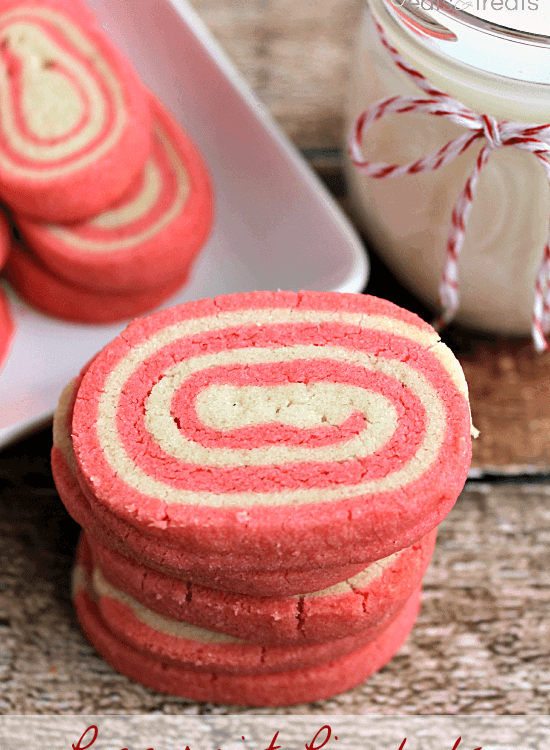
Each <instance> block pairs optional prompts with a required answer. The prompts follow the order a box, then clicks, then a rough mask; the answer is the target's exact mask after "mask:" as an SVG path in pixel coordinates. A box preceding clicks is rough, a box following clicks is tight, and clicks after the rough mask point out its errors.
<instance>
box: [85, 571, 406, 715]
mask: <svg viewBox="0 0 550 750" xmlns="http://www.w3.org/2000/svg"><path fill="white" fill-rule="evenodd" d="M88 586H89V581H88V576H87V573H86V570H85V568H84V567H83V564H82V561H81V562H80V563H78V564H77V565H76V567H75V570H74V575H73V596H74V602H75V607H76V610H77V615H78V618H79V621H80V624H81V627H82V629H83V631H84V634H85V635H86V637H87V638H88V640H89V641H90V643H91V644H92V645H93V646H94V647H95V648H96V650H97V651H98V653H99V654H100V655H101V656H103V658H104V659H106V661H107V662H109V664H111V666H112V667H113V668H114V669H116V670H117V671H118V672H120V673H122V674H124V675H126V676H127V677H129V678H130V679H133V680H135V681H137V682H140V683H141V684H142V685H145V686H146V687H149V688H151V689H153V690H157V691H158V692H162V693H167V694H169V695H176V696H181V697H183V698H188V699H190V700H194V701H208V702H212V703H218V704H235V705H244V706H285V705H293V704H296V703H306V702H312V701H316V700H321V699H324V698H330V697H331V696H333V695H336V694H337V693H341V692H344V691H346V690H349V689H350V688H353V687H355V686H356V685H358V684H360V683H361V682H363V681H364V680H366V679H367V678H368V677H370V675H371V674H373V673H374V672H376V671H378V670H379V669H381V668H382V667H383V666H384V665H385V664H387V662H388V661H390V659H391V658H392V657H393V656H394V654H395V653H396V652H397V651H398V650H399V648H400V647H401V646H402V644H403V643H404V641H405V640H406V638H407V636H408V635H409V633H410V631H411V629H412V627H413V625H414V622H415V619H416V617H417V614H418V609H419V605H420V591H419V592H418V593H417V594H416V595H415V596H413V597H411V598H410V599H409V601H408V602H407V604H406V605H405V607H403V608H402V610H401V611H400V612H399V613H398V615H397V616H396V617H395V619H394V620H393V622H391V623H390V624H389V626H388V627H387V628H386V629H385V630H384V631H383V632H382V633H381V634H380V635H379V636H378V637H377V638H376V639H375V640H374V641H372V642H371V643H369V644H367V645H366V646H363V647H362V648H360V649H358V650H357V651H353V652H351V653H350V654H347V655H345V656H341V657H339V658H337V659H334V660H333V661H330V662H328V663H325V664H321V665H317V666H313V667H308V668H302V669H294V670H289V671H282V672H272V673H267V674H253V675H239V674H231V675H228V674H220V673H211V672H200V671H196V670H190V669H184V668H182V667H178V666H177V665H175V664H173V663H167V662H165V661H162V660H159V659H157V658H154V657H152V656H150V655H145V654H143V653H141V652H139V651H137V650H136V649H134V648H132V646H130V645H128V644H127V643H125V642H124V641H121V640H120V639H119V638H117V637H116V636H115V635H114V634H113V633H112V631H111V630H110V629H109V628H108V627H107V625H106V624H105V622H104V620H103V619H102V617H101V615H100V613H99V611H98V608H97V605H96V603H95V601H94V599H93V595H92V596H91V595H90V594H91V592H90V591H89V588H88Z"/></svg>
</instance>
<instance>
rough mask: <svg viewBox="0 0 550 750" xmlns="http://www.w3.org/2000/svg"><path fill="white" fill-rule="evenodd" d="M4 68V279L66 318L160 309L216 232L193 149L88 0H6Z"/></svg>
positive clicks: (2, 8)
mask: <svg viewBox="0 0 550 750" xmlns="http://www.w3.org/2000/svg"><path fill="white" fill-rule="evenodd" d="M0 69H1V70H2V76H0V89H1V90H2V94H3V99H2V101H3V103H2V118H1V122H0V131H1V132H0V200H2V201H3V202H4V203H5V205H6V206H7V207H8V209H9V211H10V214H11V217H12V219H13V223H14V225H15V227H16V235H17V240H15V239H14V241H13V246H12V248H11V252H10V255H9V259H8V261H7V265H6V267H5V269H4V273H5V276H6V278H7V279H8V281H9V282H10V283H11V285H12V286H13V287H14V288H15V289H16V290H17V292H19V293H20V294H21V295H22V296H23V297H24V298H25V299H26V300H27V301H28V302H30V303H31V304H32V305H33V306H34V307H37V308H38V309H40V310H42V311H44V312H46V313H48V314H50V315H53V316H56V317H60V318H63V319H66V320H71V321H78V322H86V323H97V324H100V323H110V322H115V321H118V320H125V319H130V318H133V317H136V316H137V315H141V314H144V313H145V312H148V311H150V310H152V309H154V308H155V307H157V306H158V305H160V304H161V303H162V302H164V301H165V300H166V299H167V298H169V297H170V296H172V295H173V294H174V293H175V292H176V291H177V290H178V289H179V288H180V287H181V286H182V284H184V283H185V280H186V279H187V277H188V275H189V272H190V268H191V265H192V263H193V261H194V259H195V257H196V255H197V253H198V251H199V250H200V249H201V247H202V246H203V244H204V243H205V240H206V238H207V236H208V233H209V231H210V227H211V223H212V190H211V186H210V180H209V177H208V174H207V170H206V168H205V165H204V163H203V160H202V157H201V156H200V154H199V153H198V151H197V149H196V148H195V146H194V145H193V143H192V142H191V141H190V140H189V138H188V136H187V135H186V134H185V133H184V132H183V130H182V129H181V128H180V127H179V125H178V124H177V123H176V122H175V120H174V119H173V118H172V116H171V115H170V114H169V113H168V112H167V111H166V109H165V108H164V107H163V106H162V105H161V104H160V103H159V102H158V101H157V100H156V99H155V97H153V96H152V94H151V93H150V92H149V91H148V90H147V89H146V88H145V86H144V85H143V83H142V82H141V80H140V78H139V77H138V75H137V73H136V72H135V70H134V69H133V67H132V65H131V64H130V62H129V61H128V60H127V59H126V58H125V57H124V55H123V54H122V53H121V52H120V51H119V50H118V48H117V47H116V46H115V45H114V44H113V43H112V42H111V41H110V40H109V39H108V38H107V37H106V35H105V34H104V32H103V31H102V30H101V29H100V27H99V25H98V24H97V22H96V20H95V19H94V17H93V16H92V14H91V13H90V11H89V10H88V9H87V8H86V6H85V5H84V4H83V3H82V2H80V0H76V1H75V0H25V1H24V2H22V1H21V0H5V2H2V3H1V4H0Z"/></svg>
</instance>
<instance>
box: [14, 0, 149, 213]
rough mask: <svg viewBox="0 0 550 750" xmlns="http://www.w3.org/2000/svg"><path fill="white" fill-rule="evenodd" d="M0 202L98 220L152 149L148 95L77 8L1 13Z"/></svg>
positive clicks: (33, 2) (44, 6)
mask: <svg viewBox="0 0 550 750" xmlns="http://www.w3.org/2000/svg"><path fill="white" fill-rule="evenodd" d="M0 42H1V54H0V66H1V67H2V68H3V71H4V73H3V75H2V76H1V77H0V78H1V81H3V83H2V82H1V81H0V87H1V88H2V97H3V112H4V114H3V117H2V124H1V126H0V196H1V197H2V199H3V200H5V202H6V203H7V204H8V205H9V206H10V207H11V208H12V209H13V210H14V211H15V212H17V213H20V214H24V215H27V216H31V217H33V218H34V219H38V220H41V221H49V222H70V221H77V220H81V219H85V218H88V217H90V216H94V215H97V214H98V213H100V212H101V211H103V210H104V209H105V208H107V207H108V206H109V205H111V204H112V203H114V202H115V201H116V200H118V199H119V198H120V197H121V196H122V195H123V194H124V193H125V192H126V190H128V188H129V186H130V185H131V183H132V181H133V180H134V179H135V178H136V176H137V175H138V174H139V172H140V171H141V170H142V168H143V166H144V164H145V161H146V159H147V157H148V154H149V151H150V148H151V114H150V108H149V94H148V92H147V90H146V89H145V87H144V86H143V84H142V83H141V81H140V80H139V78H138V76H137V74H136V72H135V71H134V69H133V67H132V66H131V64H130V63H129V61H128V60H126V59H125V58H124V56H123V55H122V54H121V53H120V52H119V51H118V49H117V48H116V47H115V45H114V44H113V43H112V42H111V41H110V40H109V39H108V38H107V37H106V36H105V34H104V33H103V32H102V31H101V30H100V28H99V26H98V25H97V24H96V23H95V22H94V21H93V20H92V16H91V14H90V13H89V12H88V11H86V10H84V9H83V6H82V4H80V3H76V4H75V3H68V2H66V1H64V2H59V1H56V0H48V1H47V2H46V1H45V0H29V1H28V2H21V1H20V0H17V1H15V0H5V2H2V4H1V6H0Z"/></svg>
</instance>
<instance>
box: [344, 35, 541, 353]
mask: <svg viewBox="0 0 550 750" xmlns="http://www.w3.org/2000/svg"><path fill="white" fill-rule="evenodd" d="M375 23H376V26H377V28H378V33H379V34H380V39H381V41H382V44H383V45H384V47H385V48H386V49H387V51H388V52H389V54H390V55H391V57H392V59H393V61H394V63H395V64H396V65H397V67H398V68H400V70H402V71H403V72H404V73H406V74H407V75H408V76H409V78H411V79H412V80H413V81H414V83H415V84H416V85H417V86H418V87H419V88H421V89H422V90H423V91H425V92H426V94H428V96H429V97H430V98H424V99H420V98H416V97H413V96H392V97H389V98H388V99H383V100H382V101H379V102H376V103H375V104H373V105H372V106H371V107H369V108H368V109H367V110H365V111H364V112H363V113H362V114H361V115H359V117H358V118H357V121H356V122H355V125H354V127H353V129H352V132H351V134H350V138H349V148H350V152H351V158H352V161H353V163H354V165H355V166H356V167H357V169H358V170H359V171H360V172H361V173H362V174H364V175H366V176H367V177H374V178H377V179H385V178H387V177H402V176H404V175H408V174H418V173H420V172H428V171H434V170H436V169H439V167H441V166H443V165H444V164H447V163H448V162H450V161H452V160H453V159H455V158H456V157H457V156H459V155H460V154H462V153H463V152H464V151H466V150H467V149H468V148H470V146H471V145H472V144H473V143H475V141H477V140H480V139H482V138H484V139H485V141H486V143H485V144H484V146H483V148H482V149H481V151H480V152H479V155H478V157H477V160H476V164H475V168H474V171H473V172H472V174H471V175H470V177H469V178H468V180H467V182H466V185H465V186H464V189H463V190H462V192H461V194H460V196H459V198H458V200H457V202H456V205H455V207H454V210H453V214H452V219H451V228H450V232H449V238H448V241H447V250H446V258H445V265H444V270H443V277H442V279H441V284H440V288H439V293H440V299H441V306H442V314H441V317H440V319H439V320H438V321H437V323H436V327H442V326H444V325H446V324H447V323H449V322H450V321H451V320H452V318H453V317H454V315H455V313H456V311H457V309H458V306H459V301H460V296H459V283H458V273H457V263H458V257H459V255H460V251H461V250H462V246H463V244H464V235H465V232H466V224H467V222H468V217H469V215H470V211H471V209H472V202H473V198H474V193H475V189H476V186H477V182H478V179H479V175H480V173H481V170H482V169H483V167H484V166H485V164H487V161H488V160H489V157H490V156H491V154H492V152H493V151H494V150H495V149H497V148H502V147H504V146H515V147H516V148H519V149H522V150H523V151H529V152H530V153H532V154H534V155H535V156H536V157H537V158H538V159H539V161H540V162H541V164H542V166H543V167H544V169H545V170H546V175H547V177H548V181H549V183H550V161H549V160H548V159H549V155H550V123H549V124H546V125H526V124H524V123H516V122H499V121H498V120H496V119H495V118H494V117H491V116H489V115H479V114H477V112H474V111H473V110H471V109H468V107H465V106H464V105H463V104H461V103H460V102H459V101H457V100H456V99H453V98H452V97H450V96H448V95H447V94H445V93H444V92H443V91H440V90H439V89H437V88H435V87H434V86H432V84H431V83H430V82H429V81H428V80H427V79H426V78H425V77H424V76H423V75H422V74H421V73H419V72H418V71H417V70H415V69H414V68H411V66H410V65H408V64H407V63H406V62H405V60H404V59H403V58H402V57H401V55H400V54H399V52H398V51H397V50H396V49H395V47H393V46H392V45H391V44H390V43H389V42H388V40H387V39H386V36H385V34H384V32H383V30H382V28H381V26H380V25H379V24H378V22H377V21H375ZM403 112H425V113H427V114H431V115H435V116H436V117H445V118H447V119H448V120H450V121H451V122H454V123H455V124H457V125H462V126H463V127H465V128H467V129H468V131H469V132H466V133H464V135H461V136H459V137H458V138H455V139H454V140H452V141H450V142H449V143H447V144H446V145H445V146H443V147H442V148H440V149H439V150H438V151H435V152H434V153H432V154H429V155H428V156H425V157H423V158H422V159H418V160H417V161H414V162H411V163H409V164H404V165H402V166H400V165H397V164H382V163H372V162H369V161H366V160H365V159H364V158H363V154H362V152H361V143H362V140H363V135H364V133H365V131H366V130H367V129H368V128H370V127H371V125H373V124H374V123H375V122H376V121H377V120H380V119H382V118H383V117H386V116H387V115H390V114H400V113H403ZM549 329H550V235H549V239H548V241H547V243H546V246H545V248H544V254H543V259H542V263H541V266H540V269H539V272H538V275H537V281H536V285H535V303H534V308H533V324H532V332H533V340H534V344H535V348H536V349H537V351H539V352H543V351H546V350H548V348H549V347H548V342H547V341H546V337H545V334H546V333H548V331H549Z"/></svg>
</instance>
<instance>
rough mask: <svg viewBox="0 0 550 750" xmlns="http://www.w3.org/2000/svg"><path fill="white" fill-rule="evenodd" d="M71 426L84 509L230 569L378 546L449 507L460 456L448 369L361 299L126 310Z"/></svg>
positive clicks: (397, 313)
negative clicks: (132, 313)
mask: <svg viewBox="0 0 550 750" xmlns="http://www.w3.org/2000/svg"><path fill="white" fill-rule="evenodd" d="M72 424H73V445H74V452H75V458H76V465H77V471H78V477H79V481H80V485H81V487H82V489H83V491H84V492H85V494H86V496H87V497H88V499H89V501H90V503H91V505H92V507H94V508H95V507H101V508H103V509H104V510H105V511H107V513H108V514H109V516H108V517H112V518H117V519H120V520H123V521H125V522H126V523H128V524H129V525H131V526H134V527H135V528H137V529H139V530H140V531H141V533H142V534H144V535H145V536H147V537H150V538H152V539H154V538H156V539H159V540H162V543H163V544H164V545H166V546H168V547H169V546H170V545H172V546H179V547H182V548H184V549H185V550H186V554H187V555H188V556H189V557H190V558H192V557H193V556H194V557H196V560H197V562H198V563H201V564H202V565H203V566H204V565H214V566H219V567H224V566H225V567H228V568H232V569H233V570H239V569H240V570H266V571H267V570H271V571H282V570H285V571H287V570H292V569H294V570H299V569H313V568H315V567H317V566H319V565H321V566H324V567H330V566H331V565H347V564H354V563H359V562H365V563H367V562H369V561H373V560H377V559H380V558H382V557H387V556H389V555H391V554H393V553H394V552H396V551H398V550H399V549H402V548H403V547H407V546H410V545H411V544H414V543H415V542H416V541H417V540H418V539H420V538H421V537H422V536H424V535H425V534H427V533H428V532H429V531H430V530H431V529H433V528H434V527H435V526H436V525H437V524H438V523H439V522H440V521H441V520H442V519H443V518H444V517H445V515H446V514H447V513H448V512H449V510H450V509H451V507H452V506H453V504H454V503H455V501H456V499H457V497H458V495H459V493H460V491H461V490H462V487H463V485H464V482H465V479H466V475H467V471H468V467H469V464H470V457H471V439H470V431H471V422H470V412H469V405H468V398H467V387H466V382H465V380H464V376H463V373H462V370H461V368H460V365H459V364H458V362H457V361H456V359H455V358H454V356H453V355H452V353H451V352H450V350H449V349H448V348H447V347H446V346H444V345H443V344H442V343H441V342H440V340H439V338H438V336H437V334H436V333H435V331H434V330H433V329H432V328H431V327H430V326H429V325H427V324H426V323H424V322H422V321H421V320H420V319H419V318H417V317H416V316H415V315H413V314H411V313H408V312H406V311H405V310H401V309H400V308H397V307H396V306H395V305H392V304H391V303H388V302H386V301H383V300H379V299H376V298H373V297H368V296H363V295H346V294H336V293H316V292H301V293H299V294H295V293H290V292H278V293H273V292H256V293H251V294H237V295H229V296H226V297H219V298H216V299H215V300H202V301H200V302H193V303H188V304H185V305H181V306H179V307H175V308H172V309H170V310H166V311H163V312H161V313H158V314H156V315H152V316H150V317H148V318H145V319H142V320H139V321H136V322H135V323H133V324H131V325H130V326H129V327H128V328H127V329H126V330H125V331H124V332H123V333H122V334H121V335H120V336H119V337H118V338H117V339H116V340H115V341H113V342H112V343H111V344H110V345H108V346H107V347H106V348H105V349H104V350H103V351H102V352H101V353H100V354H99V355H98V356H97V357H96V359H95V360H94V361H93V362H92V364H91V365H90V368H89V369H88V371H87V373H86V374H85V376H84V378H83V380H82V383H81V385H80V388H79V391H78V395H77V398H76V402H75V408H74V416H73V423H72ZM103 520H105V518H103Z"/></svg>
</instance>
